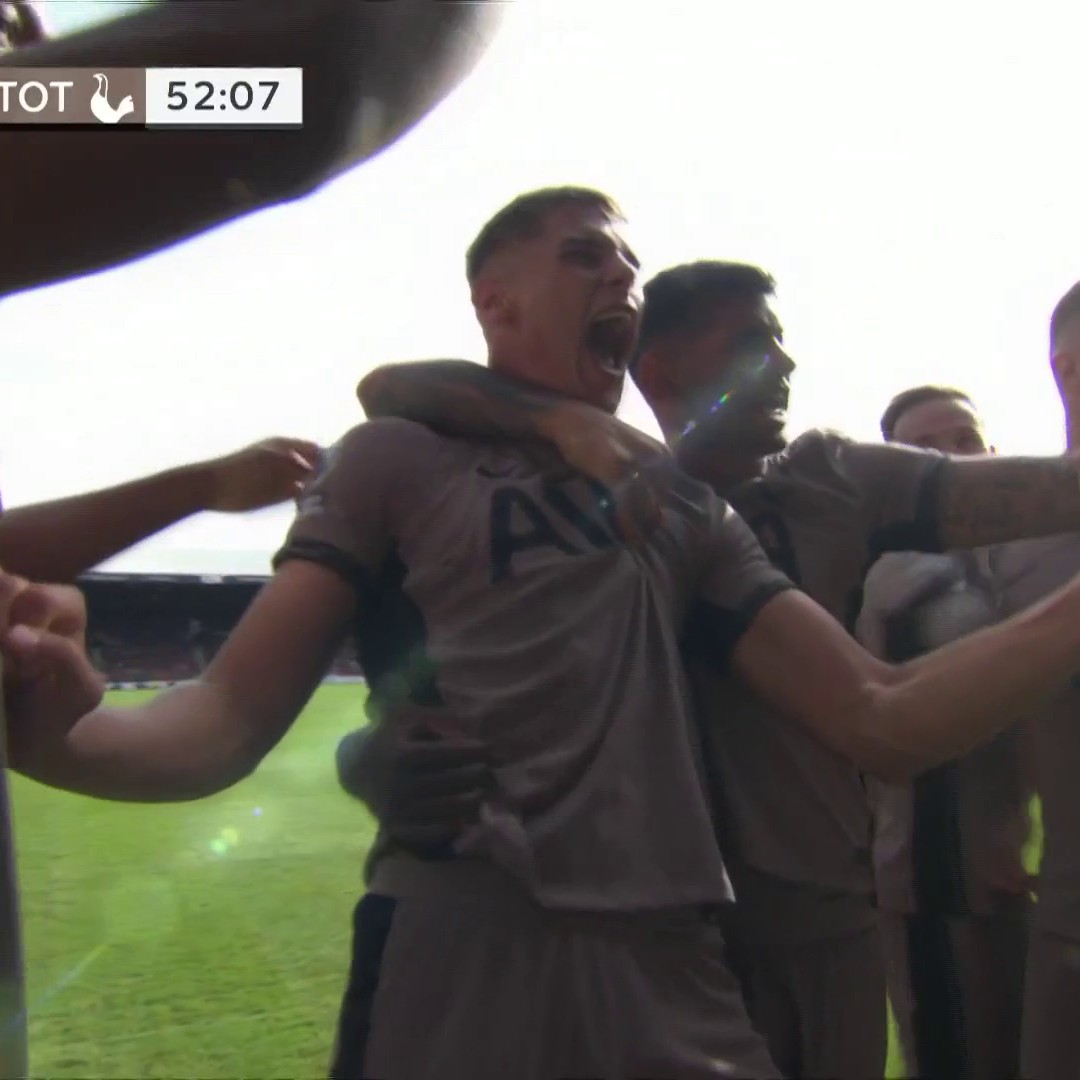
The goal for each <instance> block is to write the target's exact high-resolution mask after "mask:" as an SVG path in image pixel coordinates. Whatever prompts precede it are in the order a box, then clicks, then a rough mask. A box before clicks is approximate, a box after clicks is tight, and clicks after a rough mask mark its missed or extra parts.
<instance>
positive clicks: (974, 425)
mask: <svg viewBox="0 0 1080 1080" xmlns="http://www.w3.org/2000/svg"><path fill="white" fill-rule="evenodd" d="M893 441H894V442H899V443H905V444H906V445H908V446H919V447H922V448H923V449H924V450H940V451H941V452H942V453H943V454H963V455H965V456H975V455H978V454H987V453H992V452H993V448H992V447H990V446H988V445H987V442H986V435H985V433H984V432H983V426H982V421H981V420H980V419H979V414H978V413H976V412H975V410H974V409H973V408H972V407H971V406H970V405H969V404H968V403H967V402H966V401H955V400H952V399H947V398H938V399H936V400H934V401H924V402H922V403H921V404H920V405H914V406H912V407H911V408H910V409H908V410H907V411H906V412H904V413H902V414H901V416H900V419H899V420H897V422H896V426H895V427H894V428H893Z"/></svg>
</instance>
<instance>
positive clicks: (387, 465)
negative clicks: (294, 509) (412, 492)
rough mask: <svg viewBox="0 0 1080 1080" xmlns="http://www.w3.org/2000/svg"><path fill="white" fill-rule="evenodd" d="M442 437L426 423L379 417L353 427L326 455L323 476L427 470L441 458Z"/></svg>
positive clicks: (321, 472) (321, 470) (326, 451)
mask: <svg viewBox="0 0 1080 1080" xmlns="http://www.w3.org/2000/svg"><path fill="white" fill-rule="evenodd" d="M439 446H440V440H439V436H438V435H436V434H435V433H434V432H433V431H430V430H429V429H428V428H426V427H424V426H423V425H422V424H417V423H414V422H413V421H411V420H400V419H398V418H397V417H392V416H391V417H378V418H376V419H374V420H366V421H364V422H363V423H361V424H357V425H356V426H355V427H353V428H350V429H349V430H348V431H346V432H345V434H344V435H342V436H341V438H340V439H338V440H337V442H335V443H334V444H333V445H332V446H330V447H329V448H328V449H327V450H325V451H324V452H323V455H322V459H321V461H320V462H319V473H320V474H325V473H327V472H329V471H330V470H334V471H336V472H347V473H350V474H351V473H353V472H356V471H357V470H362V471H363V473H365V474H367V475H372V474H376V473H395V474H401V473H402V472H403V471H406V470H409V469H411V468H414V467H427V466H428V465H429V464H430V463H431V462H432V461H433V460H435V459H437V458H438V456H439Z"/></svg>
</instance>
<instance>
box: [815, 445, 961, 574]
mask: <svg viewBox="0 0 1080 1080" xmlns="http://www.w3.org/2000/svg"><path fill="white" fill-rule="evenodd" d="M824 438H825V440H826V445H825V452H826V453H827V455H828V456H829V458H830V459H831V464H832V466H833V468H835V469H836V471H837V472H839V473H840V474H841V475H842V476H843V477H844V479H845V480H846V481H847V482H848V483H849V484H850V485H851V487H852V488H853V493H854V496H855V498H856V500H857V502H858V505H859V507H860V510H861V512H862V514H863V517H864V520H865V522H866V526H867V534H868V538H869V547H870V551H871V555H872V556H874V557H876V556H877V555H881V554H883V553H885V552H886V551H925V552H939V551H941V550H942V548H941V529H940V524H939V512H938V506H939V499H938V493H939V491H940V487H941V476H942V470H943V467H944V465H945V462H946V461H947V460H948V459H947V458H946V457H945V455H944V454H939V453H937V451H934V450H917V449H914V448H912V447H908V446H897V445H896V444H894V443H881V444H879V443H859V442H854V441H853V440H851V439H846V438H844V437H843V436H840V435H830V434H825V435H824Z"/></svg>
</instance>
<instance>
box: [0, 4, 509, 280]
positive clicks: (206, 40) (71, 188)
mask: <svg viewBox="0 0 1080 1080" xmlns="http://www.w3.org/2000/svg"><path fill="white" fill-rule="evenodd" d="M501 8H502V5H501V4H497V3H491V4H477V3H458V2H450V3H447V2H445V0H412V2H410V3H407V4H376V3H358V2H356V0H305V2H303V3H296V2H295V0H199V2H190V0H170V2H164V3H156V4H153V5H150V6H148V7H146V8H143V9H141V10H139V11H137V12H135V13H133V14H131V15H128V16H126V17H124V18H121V19H117V20H114V21H112V22H110V23H107V24H105V25H103V26H100V27H95V28H93V29H89V30H86V31H84V32H82V33H78V34H74V35H71V36H68V37H63V38H60V39H57V40H54V41H49V42H46V43H44V44H40V45H34V46H31V47H28V48H23V49H18V50H16V51H14V52H12V53H11V54H10V55H8V56H6V57H3V58H0V73H2V70H3V69H4V68H10V67H80V68H85V67H95V68H108V67H302V68H303V69H304V125H303V128H302V129H298V130H289V131H274V130H263V131H258V130H251V131H224V132H223V131H209V132H205V131H203V132H197V131H179V130H178V131H157V132H128V133H121V134H119V135H117V136H115V137H114V136H110V135H107V134H105V135H103V134H102V133H101V132H95V131H53V132H50V131H34V132H30V131H19V130H17V129H10V128H9V129H7V130H3V131H0V236H2V237H3V249H2V254H0V296H3V295H6V294H11V293H14V292H17V291H19V290H21V289H27V288H33V287H36V286H40V285H45V284H49V283H53V282H57V281H62V280H64V279H66V278H70V277H73V276H76V275H79V274H84V273H88V272H92V271H96V270H102V269H105V268H107V267H110V266H115V265H118V264H120V263H123V262H126V261H127V260H129V259H132V258H136V257H139V256H142V255H146V254H149V253H151V252H153V251H156V250H159V249H160V248H162V247H165V246H167V245H169V244H172V243H175V242H176V241H179V240H182V239H185V238H188V237H191V236H194V235H196V234H197V233H200V232H203V231H204V230H206V229H209V228H211V227H213V226H216V225H219V224H221V223H223V222H225V221H229V220H231V219H233V218H236V217H239V216H241V215H243V214H246V213H248V212H250V211H253V210H258V209H260V208H262V207H266V206H270V205H273V204H276V203H280V202H284V201H286V200H289V199H294V198H298V197H301V196H303V195H306V194H309V193H310V192H311V191H313V190H314V189H315V188H316V187H318V186H319V185H320V184H321V183H323V182H324V181H325V180H327V179H329V178H330V177H332V176H334V175H336V174H337V173H340V172H341V171H343V170H345V169H347V168H350V167H351V166H353V165H355V164H358V163H360V162H361V161H363V160H365V159H366V158H368V157H370V156H372V155H373V154H375V153H377V152H378V151H379V150H381V149H382V148H384V147H385V146H387V145H388V144H389V143H391V142H392V141H393V140H394V139H396V138H397V137H399V136H400V135H402V134H403V133H404V132H406V131H408V130H409V129H410V128H411V127H413V126H414V125H415V124H416V123H417V122H418V121H419V120H420V119H422V118H423V116H424V115H426V114H427V112H428V111H429V110H430V109H431V108H432V107H433V106H434V105H436V104H437V103H438V101H439V100H440V99H441V98H442V97H443V96H445V94H446V93H448V92H449V91H450V90H451V89H452V88H453V87H454V86H455V85H456V84H457V83H458V82H460V80H461V79H462V78H463V77H464V76H465V75H466V73H467V72H468V71H469V70H471V68H472V66H473V65H474V64H475V62H476V60H477V58H478V57H479V55H480V54H481V53H482V52H483V50H484V48H485V46H486V44H487V41H488V40H489V38H490V36H491V34H492V33H493V32H494V28H495V26H496V25H497V22H498V19H499V12H500V9H501Z"/></svg>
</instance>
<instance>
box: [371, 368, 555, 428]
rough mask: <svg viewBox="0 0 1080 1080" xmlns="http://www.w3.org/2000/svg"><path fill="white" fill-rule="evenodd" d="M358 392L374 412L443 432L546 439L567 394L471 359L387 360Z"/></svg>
mask: <svg viewBox="0 0 1080 1080" xmlns="http://www.w3.org/2000/svg"><path fill="white" fill-rule="evenodd" d="M356 394H357V397H359V399H360V404H361V405H363V407H364V411H365V412H366V413H367V415H368V416H369V417H371V418H375V417H386V416H396V417H398V418H400V419H403V420H412V421H414V422H416V423H418V424H423V425H424V426H425V427H429V428H431V429H432V430H434V431H438V432H439V433H440V434H443V435H451V436H458V437H466V438H481V439H490V438H506V439H538V440H539V439H543V440H548V439H550V438H551V435H552V424H553V422H557V418H558V416H559V413H560V410H561V409H564V408H565V406H566V400H565V399H564V398H560V397H558V396H557V395H555V394H551V393H548V392H546V391H544V390H539V389H537V388H536V387H533V386H529V385H528V384H527V383H523V382H518V381H517V380H516V379H510V378H507V377H506V376H505V375H500V374H498V373H497V372H494V371H492V370H491V369H490V368H486V367H484V366H482V365H481V364H474V363H472V362H471V361H469V360H426V361H422V362H411V363H404V364H386V365H385V366H383V367H380V368H376V369H375V371H373V372H371V374H370V375H367V376H366V377H365V378H364V379H363V380H362V381H361V383H360V385H359V386H358V387H357V390H356Z"/></svg>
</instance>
